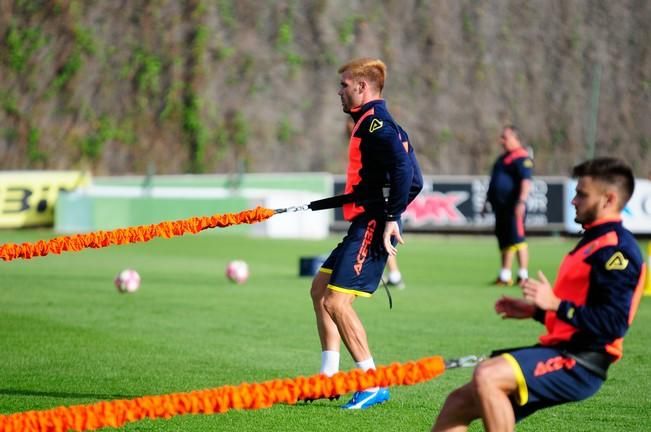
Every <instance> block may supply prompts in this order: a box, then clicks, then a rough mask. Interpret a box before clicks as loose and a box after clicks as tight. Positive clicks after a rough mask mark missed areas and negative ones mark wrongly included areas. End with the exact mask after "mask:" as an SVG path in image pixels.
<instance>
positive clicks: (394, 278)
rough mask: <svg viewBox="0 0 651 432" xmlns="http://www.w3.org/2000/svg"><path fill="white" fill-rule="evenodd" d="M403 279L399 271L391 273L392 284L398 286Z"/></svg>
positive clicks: (390, 280)
mask: <svg viewBox="0 0 651 432" xmlns="http://www.w3.org/2000/svg"><path fill="white" fill-rule="evenodd" d="M401 279H402V275H401V274H400V272H399V271H397V270H396V271H392V272H389V282H391V283H392V284H397V283H398V282H400V280H401Z"/></svg>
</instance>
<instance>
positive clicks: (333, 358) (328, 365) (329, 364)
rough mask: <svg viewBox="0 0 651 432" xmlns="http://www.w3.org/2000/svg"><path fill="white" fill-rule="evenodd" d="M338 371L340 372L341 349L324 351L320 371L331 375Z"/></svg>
mask: <svg viewBox="0 0 651 432" xmlns="http://www.w3.org/2000/svg"><path fill="white" fill-rule="evenodd" d="M337 372H339V351H322V352H321V370H320V371H319V373H322V374H325V375H327V376H329V377H331V376H333V375H334V374H336V373H337Z"/></svg>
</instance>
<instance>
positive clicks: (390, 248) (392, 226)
mask: <svg viewBox="0 0 651 432" xmlns="http://www.w3.org/2000/svg"><path fill="white" fill-rule="evenodd" d="M391 237H395V238H396V240H397V241H398V243H400V244H405V241H404V240H403V239H402V236H401V235H400V226H399V225H398V222H397V221H387V222H386V224H385V225H384V234H383V237H382V239H383V241H384V249H386V251H387V253H388V254H389V255H391V256H395V255H396V254H397V253H398V249H396V247H395V246H394V245H393V244H391Z"/></svg>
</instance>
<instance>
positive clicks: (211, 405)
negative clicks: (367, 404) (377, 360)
mask: <svg viewBox="0 0 651 432" xmlns="http://www.w3.org/2000/svg"><path fill="white" fill-rule="evenodd" d="M444 371H445V362H444V360H443V358H442V357H439V356H434V357H427V358H423V359H421V360H418V361H412V362H408V363H405V364H400V363H393V364H391V365H390V366H380V367H378V368H377V369H376V370H370V371H368V372H362V371H361V370H360V369H356V370H353V371H350V372H339V373H337V374H335V375H334V376H332V377H330V378H328V377H326V376H325V375H313V376H310V377H307V378H305V377H298V378H293V379H290V378H287V379H276V380H272V381H266V382H263V383H259V384H258V383H253V384H248V383H243V384H240V385H238V386H223V387H218V388H214V389H208V390H198V391H192V392H188V393H173V394H169V395H161V396H143V397H139V398H136V399H130V400H113V401H106V402H98V403H94V404H90V405H74V406H70V407H58V408H54V409H50V410H44V411H26V412H20V413H15V414H9V415H0V430H2V431H5V432H16V431H22V432H26V431H52V432H59V431H60V432H63V431H67V430H74V431H85V430H94V429H99V428H102V427H107V426H111V427H120V426H123V425H124V424H125V423H127V422H135V421H138V420H142V419H144V418H151V419H156V418H165V419H169V418H171V417H174V416H176V415H183V414H215V413H224V412H226V411H228V410H229V409H251V410H254V409H260V408H269V407H271V406H272V405H273V404H276V403H287V404H295V403H296V402H297V401H299V400H305V399H319V398H324V397H330V396H335V395H343V394H345V393H349V392H352V391H360V390H364V389H366V388H369V387H375V386H380V387H388V386H395V385H412V384H418V383H421V382H424V381H428V380H431V379H433V378H436V377H437V376H439V375H441V374H442V373H443V372H444Z"/></svg>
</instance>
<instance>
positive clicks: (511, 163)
mask: <svg viewBox="0 0 651 432" xmlns="http://www.w3.org/2000/svg"><path fill="white" fill-rule="evenodd" d="M532 169H533V161H532V160H531V158H530V157H529V154H528V153H527V151H526V150H525V149H524V148H522V147H519V148H517V149H515V150H513V151H510V152H508V153H504V154H503V155H501V156H500V157H499V158H497V160H496V161H495V164H494V165H493V171H492V172H491V179H490V184H489V185H488V195H487V197H488V202H490V203H491V204H492V205H493V209H495V207H504V206H506V207H508V206H515V203H516V202H517V201H518V199H519V198H520V188H521V184H522V180H530V179H531V172H532Z"/></svg>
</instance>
